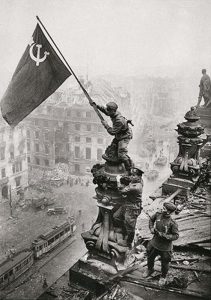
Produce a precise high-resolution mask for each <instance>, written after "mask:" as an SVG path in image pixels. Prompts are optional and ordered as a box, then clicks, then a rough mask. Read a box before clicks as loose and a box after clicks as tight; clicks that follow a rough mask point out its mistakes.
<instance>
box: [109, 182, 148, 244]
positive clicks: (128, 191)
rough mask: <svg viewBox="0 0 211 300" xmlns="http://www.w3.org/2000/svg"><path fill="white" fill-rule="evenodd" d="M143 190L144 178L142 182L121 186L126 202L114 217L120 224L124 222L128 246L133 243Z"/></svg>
mask: <svg viewBox="0 0 211 300" xmlns="http://www.w3.org/2000/svg"><path fill="white" fill-rule="evenodd" d="M142 190H143V180H142V179H141V180H140V182H135V183H130V184H129V185H128V186H125V187H120V192H121V194H122V195H123V199H125V203H124V204H123V205H122V206H121V207H120V208H119V209H118V210H117V211H116V212H115V213H114V215H113V217H114V220H115V221H116V222H117V223H118V224H119V225H120V226H121V225H122V223H123V225H124V230H125V235H126V240H127V245H128V246H131V244H132V241H133V238H134V234H135V228H136V220H137V217H138V216H139V214H140V213H141V211H142Z"/></svg>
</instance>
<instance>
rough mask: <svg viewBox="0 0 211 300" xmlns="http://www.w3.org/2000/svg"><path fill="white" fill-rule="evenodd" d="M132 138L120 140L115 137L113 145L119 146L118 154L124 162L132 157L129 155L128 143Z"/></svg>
mask: <svg viewBox="0 0 211 300" xmlns="http://www.w3.org/2000/svg"><path fill="white" fill-rule="evenodd" d="M130 140H131V139H129V138H125V139H122V140H120V141H118V140H117V139H116V138H114V139H113V141H112V143H111V147H113V148H115V147H116V148H117V155H118V158H119V159H121V160H122V161H123V162H127V161H129V160H130V157H129V156H128V154H127V153H128V144H129V142H130Z"/></svg>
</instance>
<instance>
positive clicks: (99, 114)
mask: <svg viewBox="0 0 211 300" xmlns="http://www.w3.org/2000/svg"><path fill="white" fill-rule="evenodd" d="M36 18H37V20H38V21H39V23H40V24H41V25H42V27H43V29H44V30H45V32H46V33H47V35H48V37H49V38H50V40H51V41H52V43H53V44H54V46H55V47H56V49H57V51H58V52H59V54H60V55H61V57H62V58H63V60H64V62H65V63H66V65H67V66H68V68H69V69H70V72H71V73H72V75H73V76H74V77H75V79H76V81H77V82H78V84H79V86H80V87H81V89H82V90H83V92H84V94H85V96H86V98H87V99H88V101H89V104H90V105H91V106H92V107H93V108H94V110H95V112H96V113H97V115H98V117H99V118H100V120H101V121H104V118H103V116H102V115H101V113H100V112H99V110H98V109H97V105H96V104H95V102H94V101H93V100H92V99H91V97H90V96H89V94H88V92H87V90H86V89H85V88H84V86H83V85H82V83H81V82H80V80H79V79H78V77H77V76H76V75H75V73H74V71H73V70H72V68H71V67H70V65H69V64H68V62H67V61H66V59H65V57H64V56H63V54H62V53H61V51H60V50H59V48H58V47H57V45H56V43H55V42H54V40H53V39H52V37H51V36H50V34H49V33H48V31H47V29H46V28H45V26H44V25H43V23H42V21H41V20H40V18H39V17H38V16H36Z"/></svg>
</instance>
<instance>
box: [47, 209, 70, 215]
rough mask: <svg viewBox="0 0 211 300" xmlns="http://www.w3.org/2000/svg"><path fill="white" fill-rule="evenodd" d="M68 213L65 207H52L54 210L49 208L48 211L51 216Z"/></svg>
mask: <svg viewBox="0 0 211 300" xmlns="http://www.w3.org/2000/svg"><path fill="white" fill-rule="evenodd" d="M66 213H67V210H66V209H65V208H64V207H52V208H49V209H48V211H47V214H48V215H49V216H51V215H60V214H66Z"/></svg>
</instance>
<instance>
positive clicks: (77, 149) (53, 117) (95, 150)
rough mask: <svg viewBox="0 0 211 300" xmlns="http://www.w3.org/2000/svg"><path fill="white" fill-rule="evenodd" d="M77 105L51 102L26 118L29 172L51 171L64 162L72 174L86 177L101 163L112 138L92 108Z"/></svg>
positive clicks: (75, 102)
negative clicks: (95, 165)
mask: <svg viewBox="0 0 211 300" xmlns="http://www.w3.org/2000/svg"><path fill="white" fill-rule="evenodd" d="M54 97H55V96H54ZM83 97H84V96H83ZM87 101H88V100H87ZM77 102H78V101H74V102H73V103H68V102H66V101H64V102H62V101H61V102H60V103H58V104H55V103H54V102H53V101H49V102H48V103H45V104H43V105H41V106H40V107H39V108H38V109H36V110H35V111H34V113H32V114H31V115H30V116H28V117H27V118H26V121H25V122H24V123H25V126H26V127H27V151H28V152H27V160H28V164H29V166H30V170H32V169H40V170H45V169H46V170H47V169H51V168H54V167H55V164H56V163H59V162H61V163H67V164H68V165H69V171H70V173H74V174H86V173H89V172H90V170H91V167H92V166H93V164H95V163H97V162H101V161H102V154H103V152H104V150H105V148H106V146H107V144H108V138H109V136H108V134H107V132H106V131H105V129H104V128H103V126H102V124H101V122H100V119H99V117H98V116H97V114H96V113H95V112H94V110H93V108H92V107H91V106H90V105H89V104H87V102H85V103H84V101H83V102H82V104H81V101H80V102H79V103H80V104H77Z"/></svg>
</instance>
